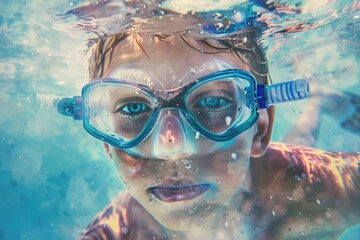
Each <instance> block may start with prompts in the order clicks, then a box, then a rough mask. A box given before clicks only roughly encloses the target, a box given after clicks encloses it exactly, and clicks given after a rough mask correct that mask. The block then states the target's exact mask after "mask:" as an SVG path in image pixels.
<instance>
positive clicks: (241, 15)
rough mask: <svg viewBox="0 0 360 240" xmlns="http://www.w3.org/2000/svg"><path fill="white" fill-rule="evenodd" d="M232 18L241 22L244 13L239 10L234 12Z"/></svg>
mask: <svg viewBox="0 0 360 240" xmlns="http://www.w3.org/2000/svg"><path fill="white" fill-rule="evenodd" d="M233 20H234V22H236V23H241V22H243V21H244V15H243V14H242V13H241V12H235V13H234V15H233Z"/></svg>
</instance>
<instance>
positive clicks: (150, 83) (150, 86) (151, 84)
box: [148, 82, 154, 90]
mask: <svg viewBox="0 0 360 240" xmlns="http://www.w3.org/2000/svg"><path fill="white" fill-rule="evenodd" d="M148 86H149V88H150V89H151V90H153V89H154V83H152V82H149V84H148Z"/></svg>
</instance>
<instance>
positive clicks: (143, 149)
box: [104, 38, 272, 231]
mask: <svg viewBox="0 0 360 240" xmlns="http://www.w3.org/2000/svg"><path fill="white" fill-rule="evenodd" d="M143 48H144V49H145V51H146V54H147V55H146V54H145V53H144V52H143V51H142V50H141V49H140V48H139V47H138V45H136V44H134V43H132V42H131V39H127V40H125V41H124V42H122V43H120V44H119V45H117V47H116V48H115V50H114V53H113V56H114V57H113V59H112V61H111V62H110V65H109V68H108V69H107V71H106V73H105V76H106V77H112V78H120V79H125V80H132V81H135V82H137V83H142V84H148V85H149V79H151V83H150V84H153V85H152V87H153V88H154V89H158V90H171V89H176V88H178V87H179V81H175V82H174V81H169V80H170V79H172V78H174V77H173V76H175V77H176V78H177V79H179V80H180V81H182V84H183V85H186V84H188V83H191V82H193V81H195V80H196V79H198V78H200V77H202V76H205V75H208V74H210V73H213V72H216V71H219V70H224V69H225V68H237V69H244V70H247V71H249V67H248V66H247V65H246V64H245V63H244V62H242V61H240V60H239V59H238V58H237V57H236V56H235V55H234V54H233V53H232V52H230V51H228V52H224V53H220V54H217V55H216V57H214V56H213V55H206V54H201V53H199V52H197V51H195V50H194V49H192V48H190V47H189V46H187V45H186V44H185V43H183V42H181V41H180V40H179V39H177V38H173V39H168V40H167V41H166V42H165V41H159V40H156V39H149V38H144V41H143ZM204 50H211V49H204ZM164 53H166V54H164ZM194 69H196V73H195V74H194ZM134 76H135V77H134ZM269 111H271V110H269ZM260 115H261V117H260V118H259V121H258V124H257V126H253V127H251V128H250V129H248V130H247V131H245V132H244V133H242V134H241V135H240V136H239V137H238V138H237V139H236V140H234V141H232V142H231V144H230V145H229V146H228V147H227V148H226V149H223V145H222V144H220V147H217V148H213V149H212V150H211V151H209V147H210V149H211V146H212V145H214V143H213V142H212V141H211V140H209V139H206V138H204V137H200V138H199V139H198V140H197V141H196V143H195V144H196V145H197V146H198V149H197V150H196V152H195V151H194V152H193V153H188V154H187V156H185V157H184V156H183V155H182V154H181V153H179V154H175V155H174V154H172V155H171V159H170V158H166V157H165V158H156V157H155V158H146V157H143V158H139V157H133V156H132V154H131V152H130V154H129V153H128V152H125V151H123V150H120V149H117V148H114V147H112V146H109V145H108V144H104V146H105V149H106V152H107V153H108V156H109V158H110V159H112V160H113V161H114V162H115V164H116V167H117V169H118V172H119V175H120V176H121V179H122V180H123V182H124V183H125V184H126V187H127V189H128V190H129V192H130V194H131V195H132V196H133V197H134V198H135V199H136V200H137V201H138V202H139V203H140V204H141V205H142V206H143V207H144V208H145V209H146V210H147V211H148V212H149V213H150V214H151V215H152V216H154V217H155V219H157V220H158V221H159V222H160V223H161V224H163V225H164V226H166V227H167V228H169V229H172V230H176V231H183V230H188V229H192V228H198V227H199V226H203V225H204V223H205V224H207V223H210V222H211V221H213V220H214V218H215V217H216V216H217V215H218V214H219V212H220V211H221V210H222V208H223V206H224V205H229V204H230V202H231V201H230V200H231V198H232V197H233V195H234V193H236V192H237V191H238V190H239V189H241V188H246V187H247V184H246V181H245V176H246V174H247V171H248V162H249V159H250V156H255V155H260V154H261V153H262V152H263V151H264V150H265V148H266V145H267V142H265V143H264V142H262V140H263V138H264V137H266V136H267V135H268V134H270V133H271V129H270V131H268V129H267V127H268V126H269V122H271V121H272V119H269V117H268V113H267V111H261V113H260ZM176 131H177V129H173V133H172V134H173V138H174V139H175V140H176V137H177V136H176V133H174V132H176ZM159 134H160V135H164V134H166V133H164V132H160V133H159ZM152 135H155V134H154V133H153V134H152ZM152 135H150V136H149V137H148V138H147V139H146V140H145V142H144V144H142V145H141V146H137V147H136V150H137V151H138V152H140V153H142V155H143V156H153V155H154V154H153V153H152V151H154V149H153V148H152V145H151V143H152V139H153V138H154V137H158V136H152ZM265 141H268V140H267V139H266V140H265ZM175 142H176V141H175ZM164 144H166V143H164ZM179 144H182V143H179ZM175 147H176V146H175ZM130 151H131V150H130ZM170 151H171V149H170ZM231 154H236V155H237V156H238V158H237V159H236V160H235V161H234V160H232V158H231ZM189 159H190V160H191V162H192V167H191V168H190V169H186V168H185V166H184V165H183V164H181V163H182V161H184V160H189ZM168 180H180V181H184V182H187V181H191V182H192V184H202V183H209V184H211V189H210V190H209V191H207V192H206V193H205V194H203V195H202V196H200V197H198V198H195V199H193V200H190V201H180V202H175V203H167V202H163V201H159V200H158V199H157V198H153V197H151V196H149V193H148V191H147V190H148V189H149V188H150V187H152V186H157V185H159V184H161V182H162V181H168ZM184 209H193V210H191V211H190V210H188V211H186V210H184ZM194 209H195V210H194ZM207 209H211V210H207Z"/></svg>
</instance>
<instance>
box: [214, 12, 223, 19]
mask: <svg viewBox="0 0 360 240" xmlns="http://www.w3.org/2000/svg"><path fill="white" fill-rule="evenodd" d="M213 16H214V18H215V19H216V20H220V19H221V18H222V14H221V13H214V14H213Z"/></svg>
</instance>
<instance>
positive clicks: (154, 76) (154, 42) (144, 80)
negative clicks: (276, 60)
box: [104, 36, 249, 90]
mask: <svg viewBox="0 0 360 240" xmlns="http://www.w3.org/2000/svg"><path fill="white" fill-rule="evenodd" d="M188 43H190V44H191V46H192V47H190V46H189V45H188V44H187V43H185V42H184V41H183V40H182V39H180V38H178V37H172V38H167V39H165V40H162V39H159V38H150V37H143V38H141V39H140V41H139V39H138V40H136V39H134V38H132V37H131V36H130V37H128V38H126V39H125V40H123V41H122V42H120V43H119V44H118V45H117V46H116V47H115V48H114V51H113V54H112V58H111V60H110V63H109V66H108V68H107V70H106V71H105V74H104V77H111V78H116V79H123V80H127V81H133V82H137V83H141V84H145V85H152V86H150V87H154V88H155V89H159V90H169V89H176V88H178V87H180V86H182V85H185V84H188V83H190V82H193V81H196V79H198V78H200V77H202V76H205V75H208V74H211V73H213V72H216V71H220V70H225V69H234V68H236V69H243V70H247V71H249V67H248V66H247V64H246V63H245V62H243V61H242V60H241V59H240V58H239V57H237V56H236V55H235V54H234V53H233V52H232V51H230V50H227V51H224V52H217V50H216V49H214V48H211V47H208V46H205V45H203V44H200V43H199V42H198V41H196V40H191V39H190V40H189V42H188ZM214 44H216V42H214ZM194 48H195V49H194ZM215 52H216V53H215Z"/></svg>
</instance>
